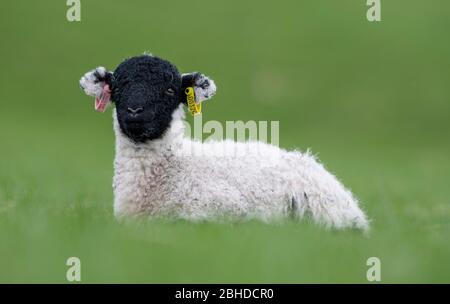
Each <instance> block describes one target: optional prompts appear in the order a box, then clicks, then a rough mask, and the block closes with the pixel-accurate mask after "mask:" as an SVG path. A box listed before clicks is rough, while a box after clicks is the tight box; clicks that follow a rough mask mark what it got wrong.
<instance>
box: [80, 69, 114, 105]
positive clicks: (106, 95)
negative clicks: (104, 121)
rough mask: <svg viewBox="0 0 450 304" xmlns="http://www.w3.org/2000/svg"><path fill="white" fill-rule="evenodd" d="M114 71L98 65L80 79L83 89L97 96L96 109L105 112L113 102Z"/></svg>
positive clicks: (90, 94) (88, 93)
mask: <svg viewBox="0 0 450 304" xmlns="http://www.w3.org/2000/svg"><path fill="white" fill-rule="evenodd" d="M112 75H113V73H111V72H109V71H107V70H106V69H105V68H104V67H98V68H96V69H94V70H92V71H89V72H87V73H86V74H84V76H83V77H81V79H80V86H81V88H82V89H83V91H84V92H85V93H86V94H87V95H89V96H94V97H95V110H96V111H99V112H104V111H105V110H106V107H107V106H108V104H109V103H110V102H111V82H112Z"/></svg>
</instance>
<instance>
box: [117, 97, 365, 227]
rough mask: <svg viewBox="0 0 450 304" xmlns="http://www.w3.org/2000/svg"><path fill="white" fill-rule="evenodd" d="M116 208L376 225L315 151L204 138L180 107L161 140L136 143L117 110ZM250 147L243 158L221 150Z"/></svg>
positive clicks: (124, 213)
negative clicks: (187, 125) (187, 130)
mask: <svg viewBox="0 0 450 304" xmlns="http://www.w3.org/2000/svg"><path fill="white" fill-rule="evenodd" d="M113 119H114V130H115V135H116V157H115V162H114V171H115V173H114V194H115V201H114V211H115V215H116V216H117V217H118V218H123V217H130V216H138V215H145V216H152V217H170V218H180V219H187V220H193V221H200V220H223V219H255V218H256V219H261V220H264V221H271V220H277V219H281V218H286V217H294V218H299V219H301V218H304V217H310V218H312V219H313V220H314V221H315V222H317V223H319V224H321V225H324V226H326V227H329V228H338V229H340V228H358V229H362V230H367V229H368V227H369V225H368V221H367V218H366V216H365V214H364V213H363V211H362V210H361V209H360V208H359V206H358V201H357V200H356V199H355V198H354V197H353V195H352V193H351V192H350V191H349V190H347V189H345V188H344V186H343V185H342V184H341V183H340V182H339V181H338V180H337V179H336V177H335V176H333V175H332V174H331V173H329V172H328V171H327V170H326V169H325V168H324V167H323V166H322V165H321V164H320V163H318V162H317V161H316V159H315V158H314V156H312V155H311V154H310V153H300V152H298V151H285V150H283V149H280V148H278V147H275V146H272V145H269V144H265V143H261V142H249V143H238V142H233V141H229V140H226V141H215V142H208V143H201V142H198V141H194V140H191V139H190V138H187V137H185V136H184V110H183V106H182V105H180V106H179V108H178V109H177V110H175V112H174V113H173V115H172V121H171V123H170V127H169V128H168V129H167V130H166V131H165V133H164V134H163V136H162V137H161V138H160V139H156V140H152V141H148V142H145V143H140V144H136V143H134V142H132V141H131V140H130V139H129V138H128V137H127V136H126V135H125V134H123V133H122V130H121V128H120V126H119V123H118V121H117V114H116V111H115V110H114V112H113ZM239 149H240V150H242V151H244V152H245V153H240V154H239V155H238V156H236V155H235V154H233V155H225V156H215V155H216V154H217V153H216V152H217V151H219V150H220V151H227V150H228V151H231V150H233V151H236V150H239Z"/></svg>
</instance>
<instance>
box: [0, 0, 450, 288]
mask: <svg viewBox="0 0 450 304" xmlns="http://www.w3.org/2000/svg"><path fill="white" fill-rule="evenodd" d="M59 2H60V3H59ZM59 2H58V1H34V2H32V3H31V2H30V1H24V0H18V1H8V2H7V3H4V4H3V5H2V9H1V10H0V20H1V27H0V34H1V37H2V38H1V39H2V42H1V44H0V67H1V68H0V84H1V87H0V106H1V107H0V282H5V283H6V282H66V281H65V273H66V269H67V267H66V266H65V262H66V259H67V258H68V257H70V256H77V257H79V258H80V259H81V263H82V281H83V282H290V283H294V282H367V281H366V270H367V266H366V260H367V259H368V258H369V257H372V256H376V257H379V258H380V259H381V263H382V281H383V282H419V283H423V282H450V264H449V263H448V259H449V256H450V236H449V232H450V199H449V197H450V189H449V186H448V183H449V181H450V158H449V155H450V141H449V134H450V122H449V118H450V103H449V96H450V86H449V85H448V84H449V83H450V57H449V56H448V54H449V53H450V41H449V40H448V38H447V37H448V28H449V26H450V19H449V18H448V12H449V11H450V4H448V3H447V2H446V1H433V4H432V3H428V2H423V1H421V2H419V1H414V2H412V1H406V0H403V1H395V3H394V2H392V1H383V2H382V3H383V8H382V14H383V15H382V18H383V21H382V22H381V23H378V24H372V23H369V22H367V21H366V20H365V10H366V8H365V5H364V3H365V1H350V0H345V1H339V3H337V2H338V1H312V0H310V1H302V2H299V1H281V2H271V3H266V4H263V3H261V2H260V1H258V2H256V1H255V2H248V3H247V2H246V3H242V1H227V2H222V3H215V2H212V1H189V2H188V1H178V2H174V1H171V2H167V3H166V1H162V0H161V1H151V2H149V1H143V0H141V1H133V3H131V2H130V3H128V2H125V1H121V2H119V1H106V0H97V1H82V22H80V23H69V22H67V21H66V20H65V10H66V6H65V1H59ZM391 2H392V3H391ZM199 8H202V10H200V11H202V12H203V14H202V15H197V16H196V15H194V13H196V12H199ZM145 50H148V51H151V52H153V53H155V54H157V55H160V56H162V57H165V58H167V59H169V60H171V61H172V62H174V63H175V64H177V65H178V66H179V68H180V70H181V71H183V72H186V71H193V70H199V71H202V72H204V73H206V74H208V75H211V76H212V77H213V78H214V79H215V80H216V82H217V84H218V86H219V91H218V95H217V96H216V97H215V98H214V100H213V101H211V102H208V103H207V104H205V106H204V112H205V113H204V119H218V120H220V121H225V120H257V121H258V120H279V121H280V140H281V146H283V147H285V148H300V149H302V150H305V149H307V148H312V150H313V152H315V153H318V155H319V157H320V159H321V160H322V161H323V162H324V163H325V164H326V166H327V167H328V168H329V169H330V170H331V171H333V172H336V173H337V175H338V176H339V177H340V178H341V179H342V180H343V182H344V183H345V184H346V185H347V186H349V187H350V188H351V189H352V190H353V191H354V193H355V194H356V195H357V196H358V197H359V199H360V200H361V201H362V203H363V207H364V209H365V210H366V211H367V213H368V215H369V217H370V218H371V219H372V232H371V234H370V235H369V236H363V235H361V234H360V233H358V232H355V231H345V232H336V231H332V232H330V231H324V230H322V229H320V228H318V227H317V226H315V225H313V224H312V223H309V222H302V223H294V222H286V223H283V224H274V225H266V224H262V223H258V222H249V223H234V224H192V223H188V222H161V221H140V222H135V223H127V224H119V223H117V222H116V221H115V220H114V218H113V213H112V200H113V196H112V189H111V182H112V175H113V171H112V160H113V156H114V151H113V145H114V138H113V134H112V126H111V115H110V113H106V114H104V115H101V114H98V113H95V112H94V111H93V101H92V100H91V99H90V98H89V97H86V96H85V95H84V94H82V92H81V91H80V90H79V88H78V83H77V82H78V79H79V77H80V76H81V75H82V74H83V73H84V72H86V71H87V70H89V69H91V68H93V67H95V66H99V65H104V66H106V67H108V68H110V69H113V68H114V67H115V66H116V65H117V64H118V63H119V62H120V60H122V58H124V57H127V56H132V55H136V54H140V53H142V52H143V51H145Z"/></svg>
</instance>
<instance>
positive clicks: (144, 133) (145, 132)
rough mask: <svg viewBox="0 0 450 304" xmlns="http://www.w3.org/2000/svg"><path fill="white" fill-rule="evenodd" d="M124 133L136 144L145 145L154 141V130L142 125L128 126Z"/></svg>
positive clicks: (133, 124)
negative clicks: (149, 141)
mask: <svg viewBox="0 0 450 304" xmlns="http://www.w3.org/2000/svg"><path fill="white" fill-rule="evenodd" d="M124 129H125V130H124V133H125V135H127V136H128V137H129V138H130V139H131V140H133V141H134V142H136V143H144V142H146V141H147V140H149V139H152V128H150V127H148V126H143V125H142V124H136V123H132V124H127V125H126V127H125V128H124Z"/></svg>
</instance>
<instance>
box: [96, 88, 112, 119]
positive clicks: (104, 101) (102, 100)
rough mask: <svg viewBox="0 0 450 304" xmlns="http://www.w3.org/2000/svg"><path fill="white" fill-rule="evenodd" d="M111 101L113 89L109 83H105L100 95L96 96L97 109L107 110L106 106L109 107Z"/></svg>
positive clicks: (100, 110) (99, 110)
mask: <svg viewBox="0 0 450 304" xmlns="http://www.w3.org/2000/svg"><path fill="white" fill-rule="evenodd" d="M110 102H111V90H110V89H109V85H108V84H105V86H104V87H103V91H102V94H101V95H100V97H95V110H96V111H98V112H105V110H106V107H108V105H109V104H110Z"/></svg>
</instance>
